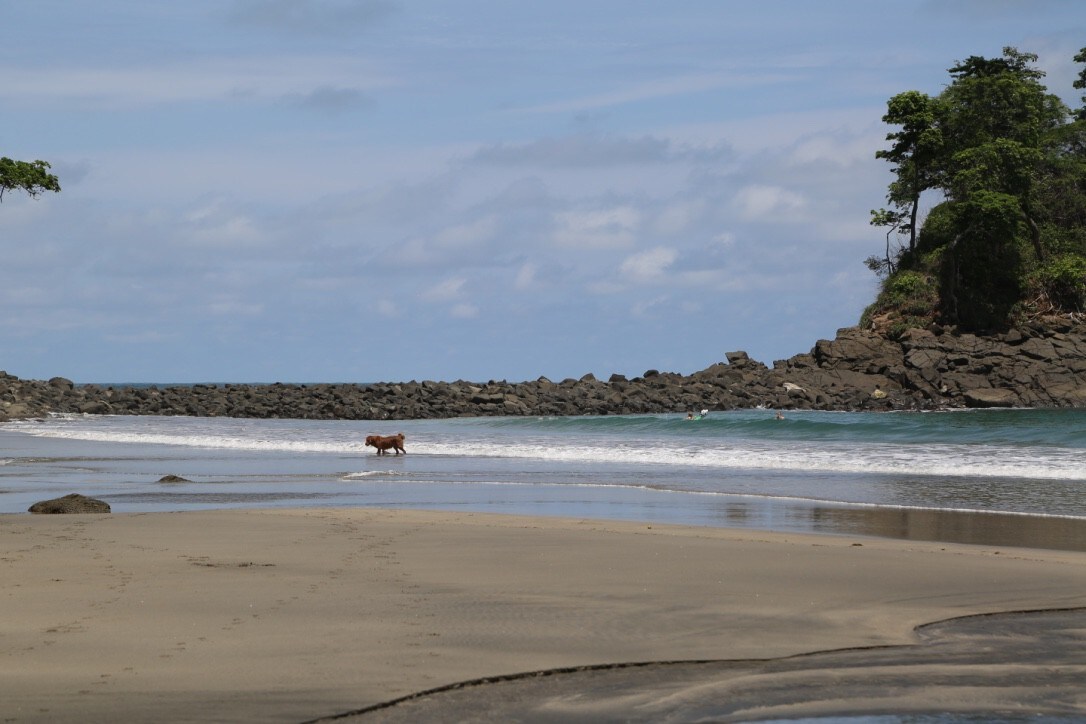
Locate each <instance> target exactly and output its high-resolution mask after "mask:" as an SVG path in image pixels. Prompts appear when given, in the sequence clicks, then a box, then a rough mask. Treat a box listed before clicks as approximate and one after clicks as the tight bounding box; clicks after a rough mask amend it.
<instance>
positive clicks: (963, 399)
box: [0, 318, 1086, 420]
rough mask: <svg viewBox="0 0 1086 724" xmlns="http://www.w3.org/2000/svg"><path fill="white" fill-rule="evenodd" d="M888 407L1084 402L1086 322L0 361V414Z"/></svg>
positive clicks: (336, 415)
mask: <svg viewBox="0 0 1086 724" xmlns="http://www.w3.org/2000/svg"><path fill="white" fill-rule="evenodd" d="M750 407H770V408H785V409H822V410H895V409H938V408H954V407H1086V325H1084V324H1082V323H1080V322H1078V321H1077V320H1074V319H1071V318H1060V319H1052V320H1047V321H1046V322H1045V323H1035V324H1032V325H1030V326H1026V327H1021V328H1017V329H1014V330H1011V331H1010V332H1007V333H1005V334H1001V335H996V336H987V337H980V336H976V335H972V334H958V333H957V332H955V331H954V330H948V329H941V328H935V329H933V330H920V329H914V330H910V331H909V332H907V333H906V334H905V335H904V336H903V337H901V338H900V339H897V340H890V339H887V338H885V337H883V336H880V335H878V334H876V333H875V332H873V331H869V330H862V329H859V328H855V327H851V328H847V329H841V330H838V332H837V335H836V337H835V338H834V339H832V340H819V341H818V342H817V343H816V344H815V346H814V347H813V348H812V349H811V351H810V352H808V353H805V354H799V355H796V356H794V357H792V358H790V359H787V360H779V361H777V362H774V364H773V367H772V368H769V367H767V366H766V365H765V364H763V363H761V362H758V361H756V360H753V359H751V358H750V357H749V356H748V355H747V354H746V353H745V352H742V351H737V352H729V353H727V354H726V355H725V361H722V362H719V363H717V364H714V365H712V366H710V367H708V368H706V369H704V370H701V371H700V372H695V373H693V374H691V375H680V374H676V373H671V372H660V371H658V370H648V371H646V372H645V373H644V375H642V376H641V377H634V378H632V379H627V378H626V377H625V376H623V375H618V374H615V375H611V376H610V378H609V379H608V380H607V381H602V380H599V379H597V378H596V377H595V376H593V375H591V374H587V375H584V376H583V377H581V378H580V379H573V378H570V379H565V380H562V381H560V382H552V381H551V380H549V379H547V378H546V377H540V378H539V379H537V380H534V381H528V382H516V383H513V382H506V381H504V380H502V381H494V380H491V381H489V382H483V383H478V382H465V381H462V380H460V381H456V382H434V381H429V380H428V381H423V382H416V381H411V382H397V383H377V384H366V385H360V384H316V385H291V384H282V383H276V384H271V385H244V384H226V385H191V386H172V387H164V388H161V389H160V388H157V387H148V388H132V387H101V386H98V385H75V384H73V383H72V382H71V381H70V380H66V379H64V378H59V377H57V378H53V379H51V380H49V381H47V382H40V381H27V380H20V379H18V378H16V377H13V376H11V375H7V374H6V373H3V372H0V420H3V419H12V418H17V417H34V416H40V415H44V414H46V413H49V412H58V413H87V414H116V415H189V416H202V417H247V418H299V419H352V420H384V419H415V418H447V417H476V416H489V415H617V414H636V413H654V412H685V411H689V410H700V409H702V408H709V409H713V410H726V409H735V408H750Z"/></svg>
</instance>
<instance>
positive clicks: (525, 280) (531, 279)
mask: <svg viewBox="0 0 1086 724" xmlns="http://www.w3.org/2000/svg"><path fill="white" fill-rule="evenodd" d="M536 271H537V268H536V265H535V264H532V263H531V262H525V263H524V264H521V266H520V269H518V270H517V276H516V279H514V280H513V286H514V287H515V288H516V289H521V290H525V289H531V288H532V287H533V286H535V285H536V278H535V275H536Z"/></svg>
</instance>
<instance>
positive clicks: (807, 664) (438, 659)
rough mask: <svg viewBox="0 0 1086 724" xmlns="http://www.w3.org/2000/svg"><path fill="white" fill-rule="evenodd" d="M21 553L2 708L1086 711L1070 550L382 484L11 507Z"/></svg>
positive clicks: (1085, 669) (260, 715)
mask: <svg viewBox="0 0 1086 724" xmlns="http://www.w3.org/2000/svg"><path fill="white" fill-rule="evenodd" d="M0 576H2V581H3V586H2V589H0V591H2V593H0V720H3V721H15V722H25V721H43V722H44V721H49V722H56V721H60V722H68V721H71V722H75V721H103V722H104V721H118V720H125V721H246V722H248V721H251V722H300V721H307V720H313V719H318V718H321V717H332V716H335V715H338V714H343V713H350V712H357V713H358V714H359V715H358V716H357V717H352V718H353V719H357V720H360V721H366V720H369V719H373V720H383V719H390V720H391V719H395V718H396V717H400V719H401V720H404V721H407V720H411V719H414V720H419V719H420V718H423V719H425V718H433V717H435V716H439V717H440V718H442V719H444V720H463V719H471V718H473V717H477V718H478V719H480V720H496V719H497V720H500V719H511V718H519V719H520V720H526V721H544V720H546V721H553V720H590V719H591V720H607V719H609V718H610V719H616V720H625V719H632V720H643V721H660V720H665V719H666V718H667V717H673V718H674V719H675V720H691V719H694V718H697V717H699V716H708V717H714V718H715V719H716V720H729V719H732V720H749V719H752V718H769V717H773V716H776V717H798V716H814V715H819V714H826V713H858V712H894V711H997V710H998V711H1008V710H1014V711H1016V712H1018V713H1021V714H1025V713H1030V712H1044V713H1048V714H1053V715H1066V716H1071V715H1076V716H1086V653H1084V651H1086V646H1083V643H1084V640H1086V633H1084V632H1086V610H1077V609H1086V553H1083V552H1080V551H1073V550H1072V551H1061V550H1042V549H1031V548H1014V547H996V546H990V545H962V544H956V543H937V542H921V541H899V540H885V539H877V538H850V537H841V536H814V535H806V536H805V535H793V534H782V533H763V532H758V531H751V530H728V529H715V528H693V527H677V526H658V525H652V526H649V525H645V524H637V523H621V522H611V521H606V522H605V521H587V520H575V519H555V518H529V517H507V516H493V515H481V514H467V513H445V512H420V511H387V510H373V509H360V508H352V509H337V510H316V509H279V510H261V511H252V510H250V511H215V512H186V513H147V514H119V515H106V516H89V515H83V516H30V515H4V516H0ZM1044 610H1048V611H1054V610H1058V612H1056V613H1050V614H1044V613H1038V614H1029V615H1016V616H1009V617H1005V616H981V617H979V618H967V619H961V620H951V619H959V618H960V617H967V616H974V615H976V614H996V613H1003V612H1015V611H1044ZM934 622H945V623H940V624H938V625H936V626H925V624H932V623H934ZM918 627H921V628H918ZM653 662H672V663H662V664H656V663H653ZM673 662H685V663H673ZM694 662H707V663H694ZM627 664H637V665H636V666H627ZM642 664H645V665H642ZM616 665H619V666H616ZM551 670H564V671H567V673H555V674H554V675H549V676H542V677H531V678H526V679H520V678H516V677H512V678H510V679H509V680H498V681H492V682H491V681H483V682H481V683H479V684H478V685H472V686H467V687H460V688H454V689H452V690H451V691H447V692H440V691H439V692H438V693H435V694H433V695H430V696H424V697H421V698H408V699H406V700H405V701H403V702H402V703H400V704H398V705H396V706H392V707H388V708H380V709H377V710H375V711H372V712H370V713H365V714H363V712H364V710H367V709H369V708H370V707H375V706H378V705H380V704H382V703H386V702H390V701H395V700H398V699H401V698H404V697H411V696H412V695H414V694H416V693H418V692H425V691H433V690H441V689H442V688H443V687H448V686H449V685H452V684H456V683H457V682H468V681H472V680H480V679H488V678H491V677H509V676H510V675H514V674H518V673H522V672H537V671H551ZM428 707H429V708H428Z"/></svg>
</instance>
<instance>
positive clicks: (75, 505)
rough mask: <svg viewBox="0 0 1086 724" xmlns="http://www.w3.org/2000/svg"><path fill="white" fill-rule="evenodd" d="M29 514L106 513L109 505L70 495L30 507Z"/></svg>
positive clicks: (96, 500)
mask: <svg viewBox="0 0 1086 724" xmlns="http://www.w3.org/2000/svg"><path fill="white" fill-rule="evenodd" d="M29 511H30V512H31V513H108V512H110V508H109V503H107V502H105V501H103V500H98V499H97V498H88V497H86V496H85V495H80V494H79V493H71V494H70V495H65V496H64V497H63V498H54V499H52V500H43V501H41V502H38V503H34V505H32V506H30V508H29Z"/></svg>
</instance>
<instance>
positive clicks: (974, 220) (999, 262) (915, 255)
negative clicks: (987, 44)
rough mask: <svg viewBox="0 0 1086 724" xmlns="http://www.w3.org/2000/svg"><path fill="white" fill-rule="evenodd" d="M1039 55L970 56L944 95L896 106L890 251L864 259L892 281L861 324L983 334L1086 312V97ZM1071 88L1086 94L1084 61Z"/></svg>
mask: <svg viewBox="0 0 1086 724" xmlns="http://www.w3.org/2000/svg"><path fill="white" fill-rule="evenodd" d="M1036 61H1037V56H1036V55H1034V54H1032V53H1022V52H1019V51H1018V50H1016V49H1015V48H1010V47H1008V48H1004V49H1003V55H1002V57H999V58H982V57H978V56H971V57H969V58H967V59H966V60H964V61H961V62H959V63H958V64H957V65H955V66H954V67H952V68H950V69H949V73H950V78H951V81H950V83H949V85H947V87H946V89H945V90H944V91H943V92H942V93H940V94H939V95H937V96H934V97H933V96H928V95H926V94H924V93H920V92H919V91H906V92H904V93H900V94H898V95H896V96H894V97H893V98H891V99H890V100H889V101H888V103H887V112H886V115H885V116H883V121H885V122H886V123H887V124H890V125H891V126H894V127H895V128H896V130H894V131H893V132H891V133H889V134H888V135H887V137H886V140H887V141H889V142H890V144H891V145H890V147H889V148H888V149H886V150H882V151H879V152H878V153H877V154H876V157H878V158H884V159H886V160H887V161H889V162H890V163H891V164H893V174H894V180H893V181H892V182H891V183H890V186H889V189H888V192H887V196H886V198H887V201H888V206H889V208H885V209H878V210H874V211H872V212H871V215H872V218H871V223H872V224H873V225H875V226H878V227H883V228H885V229H886V250H885V254H884V255H883V256H881V257H878V256H872V257H870V258H868V259H867V265H868V266H869V267H870V268H871V269H872V270H873V271H875V272H876V273H877V274H879V275H880V276H881V277H882V278H883V282H882V288H881V291H880V293H879V296H878V298H877V300H876V301H875V303H874V304H872V305H871V306H870V307H868V309H867V310H866V311H865V312H864V315H863V318H862V319H861V325H863V326H865V327H873V328H875V329H877V330H880V331H882V332H884V333H886V334H888V335H889V336H891V337H893V336H896V335H898V334H900V333H901V332H903V331H904V330H906V329H909V328H913V327H922V328H923V327H929V326H931V325H933V324H941V325H951V326H955V327H957V328H959V329H961V330H963V331H973V332H979V333H985V332H995V331H999V330H1001V329H1006V328H1008V327H1010V326H1012V325H1014V324H1016V323H1020V322H1023V321H1026V320H1028V319H1031V318H1034V317H1037V316H1042V315H1048V314H1067V313H1077V312H1082V311H1086V95H1084V96H1083V97H1082V101H1083V106H1082V107H1080V108H1079V109H1077V110H1072V109H1070V108H1068V107H1067V105H1066V104H1064V103H1063V102H1062V101H1061V100H1060V99H1059V97H1057V96H1056V95H1053V94H1051V93H1049V92H1048V89H1047V88H1046V87H1045V86H1044V85H1043V83H1042V82H1041V80H1042V78H1043V77H1044V73H1043V72H1042V71H1040V70H1037V69H1036V68H1034V67H1033V63H1035V62H1036ZM1075 61H1076V62H1078V63H1086V48H1083V49H1082V50H1081V51H1080V52H1079V53H1078V55H1076V56H1075ZM1074 87H1075V88H1078V89H1080V90H1086V68H1083V69H1082V70H1081V71H1080V72H1079V74H1078V78H1077V80H1076V81H1075V82H1074ZM922 199H923V201H924V205H925V206H931V210H930V211H929V212H928V213H927V214H926V218H923V219H920V218H919V216H920V213H921V212H920V210H921V201H922ZM933 203H934V205H932V204H933Z"/></svg>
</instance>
